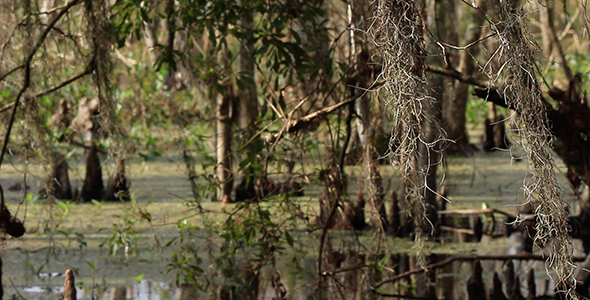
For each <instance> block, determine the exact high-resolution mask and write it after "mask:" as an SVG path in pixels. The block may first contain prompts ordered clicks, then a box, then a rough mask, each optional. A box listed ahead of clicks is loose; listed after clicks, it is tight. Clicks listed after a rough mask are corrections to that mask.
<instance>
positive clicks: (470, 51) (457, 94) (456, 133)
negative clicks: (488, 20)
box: [439, 0, 486, 154]
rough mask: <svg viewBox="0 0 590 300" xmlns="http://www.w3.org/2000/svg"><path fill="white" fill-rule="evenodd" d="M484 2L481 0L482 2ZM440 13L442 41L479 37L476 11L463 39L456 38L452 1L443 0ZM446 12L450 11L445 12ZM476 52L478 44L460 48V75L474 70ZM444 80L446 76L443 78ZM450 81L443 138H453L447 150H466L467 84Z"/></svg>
mask: <svg viewBox="0 0 590 300" xmlns="http://www.w3.org/2000/svg"><path fill="white" fill-rule="evenodd" d="M483 2H485V1H483ZM481 5H483V6H484V7H485V6H486V5H485V3H482V4H481ZM445 12H446V15H445V16H444V22H443V23H444V26H445V28H444V30H442V31H440V30H439V32H441V33H442V32H444V33H446V38H445V41H447V42H448V43H451V44H459V43H460V44H461V45H468V44H470V43H472V42H474V41H476V40H478V39H479V38H480V35H481V28H482V24H483V20H484V18H483V17H482V16H481V15H480V14H479V13H478V12H477V11H473V12H472V13H471V22H469V25H468V27H467V31H466V34H465V38H464V39H463V40H459V38H458V37H457V35H456V28H457V27H459V24H458V22H457V18H455V17H454V16H455V14H454V12H455V5H454V1H448V0H446V1H445V8H444V12H443V14H445ZM448 12H452V14H449V13H448ZM478 54H479V48H478V46H474V47H469V48H467V49H465V50H464V51H462V52H461V53H460V55H459V57H458V59H459V70H460V71H461V72H463V74H472V73H473V72H474V70H475V67H474V63H475V61H474V59H473V58H474V57H476V56H477V55H478ZM447 80H448V79H447ZM451 81H452V82H454V83H451V84H449V85H445V87H447V88H448V89H449V90H454V91H453V92H452V93H447V94H446V95H445V99H444V101H443V104H442V125H443V127H444V129H445V131H446V132H447V138H449V139H451V140H453V141H454V143H451V144H450V145H449V148H448V149H447V150H448V151H449V153H464V154H467V153H468V152H469V147H468V146H469V145H468V144H469V137H468V136H467V130H466V128H465V121H466V119H465V111H466V108H467V98H468V97H469V85H467V84H465V83H462V82H459V81H455V80H451Z"/></svg>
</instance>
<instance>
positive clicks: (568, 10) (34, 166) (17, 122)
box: [0, 0, 590, 299]
mask: <svg viewBox="0 0 590 300" xmlns="http://www.w3.org/2000/svg"><path fill="white" fill-rule="evenodd" d="M0 15H1V16H2V18H1V19H0V45H1V46H2V47H1V50H0V82H1V83H2V87H1V88H0V101H1V102H0V104H1V105H2V107H0V118H1V119H2V125H1V126H0V134H1V136H2V137H3V143H2V145H3V148H2V152H1V153H0V167H1V170H2V171H1V172H0V174H2V175H3V176H5V175H4V174H9V173H7V171H6V169H7V168H10V167H11V165H12V166H13V167H15V168H16V169H17V170H18V174H19V176H20V177H21V178H22V180H20V181H19V182H18V184H16V185H15V186H14V187H12V186H11V188H14V189H13V190H12V192H9V194H7V195H9V196H7V197H6V198H5V197H4V195H2V212H1V213H0V218H1V219H2V220H3V221H2V222H3V223H2V228H3V229H4V231H5V232H6V233H8V234H9V235H12V236H15V235H14V234H13V233H15V231H16V232H17V233H18V232H20V231H22V233H21V234H20V235H22V234H23V233H24V230H25V229H24V228H21V226H24V227H25V228H29V227H28V224H30V221H29V220H32V218H30V217H29V216H27V211H28V207H32V208H31V209H33V208H34V209H33V210H34V211H37V209H38V212H37V213H38V215H36V217H37V219H36V222H37V223H35V224H41V223H42V224H43V225H37V227H38V228H37V229H36V230H35V232H34V234H37V235H42V236H44V237H47V239H48V240H47V241H48V244H49V248H52V247H56V245H55V243H53V242H52V241H53V238H54V237H55V236H59V235H65V236H66V238H68V239H73V240H76V237H73V235H72V237H70V236H69V234H71V233H72V232H74V231H70V232H67V231H65V229H64V226H65V225H64V224H65V223H64V222H66V221H65V220H67V215H68V213H69V212H70V210H74V209H75V208H74V207H75V206H76V205H80V206H84V207H86V206H88V207H90V205H94V206H95V207H101V205H102V204H101V203H102V202H100V201H103V200H104V201H110V200H114V201H115V203H116V204H118V205H123V204H121V203H120V202H125V203H132V205H131V206H125V207H130V209H129V210H127V211H126V214H125V217H124V218H123V223H122V224H119V225H117V224H118V223H116V222H114V221H113V222H112V223H114V224H115V225H113V227H112V228H111V229H112V231H111V234H109V235H108V237H107V242H106V243H103V244H102V245H107V246H108V248H109V252H110V253H114V254H116V253H118V251H119V250H121V249H125V250H124V251H125V256H127V254H128V251H129V248H130V245H132V244H133V243H136V242H137V239H139V237H138V235H136V233H137V232H136V228H135V227H136V226H139V225H137V224H139V223H142V222H143V223H144V225H142V226H147V227H149V226H152V225H153V223H152V221H153V219H152V213H154V211H152V212H150V210H149V209H148V208H147V207H148V206H145V205H140V204H141V201H143V199H138V195H140V194H141V195H143V194H142V193H140V192H138V191H136V190H134V185H133V181H134V178H133V175H131V176H129V174H130V172H129V169H130V167H129V165H134V166H135V165H142V166H148V165H150V164H151V163H154V162H162V161H164V162H166V163H168V164H170V165H173V166H175V167H174V168H170V167H166V166H160V165H155V167H153V168H155V170H154V172H155V173H158V172H159V173H161V175H163V176H173V175H171V174H172V173H168V172H173V173H174V174H182V176H183V179H182V180H183V182H185V181H188V182H189V184H190V190H191V197H190V198H186V197H184V198H182V199H179V198H180V197H176V195H175V194H174V191H173V190H172V191H168V193H169V194H168V196H169V199H168V200H169V202H177V203H182V205H183V206H184V207H185V209H186V210H185V212H186V211H188V212H189V213H188V217H186V218H184V217H183V218H181V219H175V220H174V222H172V223H175V224H173V225H174V226H175V228H174V229H172V230H169V231H168V232H167V233H166V237H167V238H168V239H167V240H166V241H163V243H165V245H166V246H165V247H169V251H170V253H168V252H165V251H164V252H165V253H167V254H166V255H168V257H171V258H170V259H169V260H168V261H169V264H168V265H167V267H168V271H169V272H171V274H175V275H174V277H175V280H176V282H177V283H178V284H180V283H187V284H188V283H190V284H192V286H193V287H195V289H196V290H198V291H200V292H203V293H207V294H209V295H213V296H212V297H216V298H219V299H256V298H259V296H260V297H265V296H263V294H264V293H265V292H262V291H263V290H264V289H262V288H260V290H259V286H263V285H264V284H263V283H262V282H267V283H266V286H267V287H268V286H269V284H270V286H271V288H267V289H266V290H270V291H272V293H273V295H272V297H274V298H275V299H285V295H284V294H282V293H283V290H282V289H284V286H283V284H282V283H281V281H280V280H281V279H280V278H281V277H280V275H279V273H281V272H284V270H285V269H286V268H287V267H286V265H289V264H291V265H292V266H298V267H297V268H303V267H301V263H302V261H304V258H305V257H309V256H311V257H313V262H312V265H313V268H312V270H309V268H307V269H308V271H307V272H308V273H305V272H304V271H302V270H299V269H298V270H299V271H300V273H299V274H304V275H305V276H308V277H313V278H314V279H313V284H312V285H313V287H312V288H310V289H311V290H313V291H312V292H309V293H307V294H306V295H308V296H309V297H313V298H317V299H327V298H330V299H331V298H337V299H349V298H351V297H352V298H354V297H357V298H362V299H365V298H371V299H372V298H379V297H387V296H388V295H389V296H392V295H394V296H395V295H398V296H399V295H404V296H407V297H410V296H412V297H418V298H419V299H422V298H424V299H432V298H436V297H439V298H440V297H444V298H449V299H450V298H453V297H454V296H456V294H453V293H454V292H453V289H452V288H450V291H446V292H445V291H441V290H440V289H438V290H437V287H440V286H445V282H444V280H442V279H440V278H437V277H436V274H435V275H432V274H430V272H425V273H426V274H427V275H428V274H430V275H428V276H422V277H419V279H416V278H412V279H411V280H408V281H403V282H401V280H400V279H402V277H399V278H397V277H395V276H396V275H398V274H406V273H404V269H403V268H406V269H405V271H407V272H410V273H408V274H407V276H406V275H404V277H403V278H406V277H409V276H410V275H412V276H414V274H418V273H420V272H423V271H424V270H428V268H424V267H425V266H430V265H432V266H436V264H437V263H440V262H441V261H445V259H447V258H448V257H443V256H440V257H436V256H432V255H430V254H429V252H430V251H431V250H432V248H436V247H438V246H437V245H439V244H437V243H440V241H441V236H442V234H441V232H442V231H444V230H447V231H448V229H444V228H449V227H453V226H454V225H457V226H458V224H452V225H451V224H449V223H448V222H449V221H448V218H445V217H444V216H445V213H442V214H441V211H445V208H446V206H447V205H453V199H452V193H448V191H446V190H445V185H444V171H445V170H448V168H449V162H451V161H452V160H448V159H447V158H448V157H451V158H452V157H473V156H475V155H481V154H480V153H482V151H483V152H489V151H495V150H507V151H508V150H510V151H513V152H511V153H513V154H514V155H513V156H514V157H513V159H514V160H517V161H518V160H521V159H522V158H524V159H525V160H526V161H527V162H526V163H527V164H528V169H527V171H528V172H527V175H526V176H525V177H524V178H523V180H524V186H523V190H524V194H520V195H518V196H515V198H518V201H516V202H518V203H524V204H526V205H523V206H517V207H516V208H515V207H511V208H510V209H509V210H508V209H506V210H504V211H502V212H500V215H506V216H507V217H511V218H513V219H510V220H509V221H504V219H501V220H496V219H494V218H493V216H494V215H496V216H497V215H498V213H499V211H498V209H499V208H500V207H494V208H489V207H484V208H483V209H484V211H475V212H474V211H471V212H469V211H461V212H460V214H461V215H465V216H467V218H468V222H470V224H469V227H473V228H472V229H473V230H472V232H471V234H472V235H475V236H476V237H477V236H479V238H481V234H478V226H484V227H485V228H487V229H486V230H487V231H486V234H487V233H489V234H490V235H493V234H494V233H495V231H494V230H497V228H494V225H493V224H496V223H498V224H501V225H502V226H504V225H506V224H510V225H512V224H513V223H512V222H513V221H514V222H515V224H521V223H522V224H524V227H523V226H515V228H517V229H516V231H519V230H520V232H524V234H523V235H524V236H525V237H526V236H529V238H530V239H531V240H534V242H533V244H534V248H535V249H537V250H538V249H541V248H544V249H546V250H547V251H548V252H547V256H546V257H548V258H549V261H548V263H547V266H548V267H549V268H548V269H552V270H553V271H551V272H549V271H548V274H549V275H550V276H552V278H553V279H554V280H555V286H556V287H557V289H558V290H560V289H561V290H563V291H566V292H567V294H568V295H569V294H570V293H573V291H574V289H575V283H574V281H575V280H574V278H575V276H574V273H575V269H576V267H575V265H574V264H573V263H572V261H573V260H575V259H576V257H575V256H574V251H573V247H572V237H573V238H582V239H583V240H585V238H588V237H590V235H588V234H590V233H587V232H586V229H584V230H582V229H579V230H578V229H577V228H576V224H578V223H575V222H579V224H582V225H580V226H582V227H581V228H585V227H588V226H586V225H588V224H587V223H586V222H589V221H590V219H588V218H587V216H589V215H588V210H587V209H586V208H587V204H586V203H590V202H589V201H590V198H589V197H590V193H588V191H587V190H586V189H587V184H588V183H589V182H590V181H589V180H590V177H589V174H588V171H587V170H588V169H589V168H590V160H589V159H586V158H587V157H588V156H587V155H588V154H589V153H590V152H589V151H590V145H589V141H588V138H587V137H588V135H590V123H588V121H589V120H590V118H588V117H589V116H590V110H589V109H588V103H587V100H586V94H585V90H586V82H587V79H588V72H587V71H586V69H587V68H588V64H589V63H588V61H587V60H586V58H587V55H588V54H587V49H588V46H589V43H588V40H587V36H586V35H587V34H588V32H587V29H588V15H587V13H586V3H585V1H566V0H563V1H551V0H550V1H528V2H527V1H513V0H509V1H473V2H471V3H469V2H467V1H462V0H461V1H459V0H438V1H436V0H423V1H405V0H391V1H386V0H380V1H373V2H371V1H364V0H360V1H357V0H350V1H323V0H311V1H297V0H285V1H259V0H254V1H188V0H168V1H139V0H116V1H106V0H104V1H103V0H100V1H93V0H71V1H61V0H25V1H20V0H6V1H2V3H0ZM482 132H483V134H482ZM480 134H481V135H483V137H482V141H481V142H479V140H478V139H479V137H476V136H478V135H480ZM556 157H558V160H559V161H560V163H561V162H563V164H564V166H565V169H566V170H567V182H568V183H567V184H568V186H564V187H560V185H559V184H558V177H559V176H561V175H559V170H558V169H556V168H555V163H554V160H555V159H556ZM68 162H69V164H70V165H69V166H68ZM101 165H102V167H103V168H104V170H105V172H104V173H105V175H106V176H105V177H107V178H108V180H107V185H106V186H103V182H102V173H101V172H102V171H101V168H100V167H101ZM78 166H81V168H84V166H85V169H84V174H83V175H84V176H83V177H84V180H83V183H82V185H81V186H78V187H76V186H75V185H74V184H72V186H70V178H69V176H68V170H69V172H72V170H74V169H76V168H78ZM163 170H166V171H163ZM170 170H172V171H170ZM556 170H557V175H556ZM564 172H565V171H564ZM10 174H12V173H10ZM76 174H77V173H76ZM6 176H7V175H6ZM10 176H12V175H10ZM80 177H82V175H81V176H80ZM11 178H12V177H11ZM392 178H395V180H392ZM559 178H561V177H559ZM66 182H67V184H66ZM3 183H4V182H3ZM27 186H30V187H31V188H30V189H27ZM7 188H8V187H6V186H4V189H5V190H6V189H7ZM565 189H568V190H573V191H575V193H576V194H577V195H578V196H579V203H581V204H579V205H577V206H576V207H578V206H579V207H581V209H580V211H570V206H571V203H568V201H566V200H564V197H563V195H562V194H563V191H564V190H565ZM474 196H476V195H474ZM302 199H307V200H308V201H302ZM5 203H6V204H7V207H8V208H7V207H6V206H5ZM78 203H83V204H78ZM211 203H213V204H211ZM222 204H226V205H222ZM468 206H469V205H468ZM477 206H478V205H474V204H472V205H470V206H469V207H459V208H470V209H472V208H474V207H477ZM572 215H575V216H578V217H579V218H578V219H573V218H572ZM39 216H43V217H39ZM485 217H492V218H491V220H492V221H490V219H485ZM502 217H504V216H502ZM484 219H485V220H484ZM531 219H532V220H533V221H534V222H533V224H532V225H531V224H529V223H527V222H529V221H531ZM39 220H41V221H39ZM106 222H109V221H108V220H107V221H106ZM478 222H480V223H481V222H484V223H485V222H487V223H486V224H485V225H477V224H478ZM145 224H149V226H148V225H145ZM168 225H170V224H168ZM74 226H75V225H74ZM174 226H173V227H174ZM490 226H491V227H490ZM41 227H44V228H42V229H41ZM504 227H510V226H504ZM510 228H512V227H510ZM522 228H525V229H522ZM443 229H444V230H443ZM506 230H507V231H508V229H506ZM576 230H578V231H576ZM341 231H345V232H347V234H348V235H346V236H345V237H342V236H339V237H338V238H334V236H333V234H331V233H334V232H341ZM450 231H451V232H452V230H450ZM479 231H482V229H481V228H480V229H479ZM31 233H32V232H31V230H29V231H27V233H25V238H26V236H27V235H28V234H31ZM480 233H481V232H480ZM394 238H396V239H402V240H403V239H405V240H406V241H408V240H411V241H414V243H413V244H411V245H413V246H414V247H415V249H416V250H415V253H414V252H412V254H411V255H406V256H409V258H408V257H406V260H408V262H403V261H404V260H403V259H401V258H400V257H399V255H398V254H395V255H398V256H396V258H395V259H394V258H392V257H393V255H394V254H392V253H390V252H391V251H390V249H389V248H388V246H387V243H388V240H389V241H391V240H392V239H394ZM77 239H78V241H79V242H80V244H81V245H82V244H83V243H82V242H84V237H83V236H82V237H80V235H78V236H77ZM331 239H332V240H334V241H331ZM309 240H312V241H315V242H317V243H315V244H313V245H311V246H310V243H309V242H308V241H309ZM454 242H456V241H454ZM7 243H8V244H10V240H8V241H7ZM84 243H85V242H84ZM153 243H154V244H157V245H158V246H157V247H160V246H161V245H160V241H159V240H158V239H157V238H156V239H155V242H153ZM400 243H401V242H400ZM335 244H342V245H346V246H343V248H342V249H340V250H335V249H336V248H338V247H335V246H333V245H335ZM58 248H59V247H58ZM587 248H588V249H590V245H586V242H584V253H587V251H585V250H586V249H587ZM52 249H53V248H52ZM384 249H389V250H384ZM529 252H530V251H529ZM53 254H55V252H54V253H53ZM390 254H391V255H390ZM406 254H407V253H406ZM339 255H340V256H339ZM48 257H49V256H48ZM541 258H545V257H541ZM482 259H486V258H483V257H482ZM498 259H499V260H510V259H511V257H504V256H503V257H499V258H498ZM536 259H539V258H536ZM339 260H340V261H339ZM457 260H459V259H457ZM466 260H473V259H472V258H469V259H466ZM342 261H344V265H346V266H341V265H340V263H342ZM405 265H407V266H405ZM477 266H478V263H476V264H475V267H474V269H473V270H475V272H476V273H477V271H478V270H479V272H481V266H480V267H477ZM78 267H79V266H78ZM91 268H93V266H91ZM399 268H402V269H399ZM412 270H422V271H412ZM64 271H65V270H64ZM447 271H448V270H447ZM412 272H415V273H412ZM37 273H39V272H37ZM349 273H354V274H355V276H358V277H354V278H352V279H351V277H346V278H345V279H341V278H340V277H338V276H340V275H343V276H352V275H349ZM310 274H311V275H310ZM344 274H346V275H344ZM441 274H442V273H440V274H438V275H441ZM283 275H284V274H283ZM304 275H301V276H304ZM388 276H389V277H388ZM433 276H434V277H433ZM474 276H475V275H474ZM480 276H481V273H480ZM545 276H546V275H545ZM386 278H389V279H386ZM391 278H397V279H391ZM517 278H518V277H517ZM578 279H579V278H578ZM139 280H140V281H141V279H139ZM340 280H349V281H350V282H354V284H351V285H350V286H349V285H347V284H343V283H341V282H340ZM474 280H476V281H477V280H478V278H477V276H475V279H474ZM479 280H480V281H481V278H479ZM504 280H506V281H511V280H512V279H508V277H506V278H504ZM512 281H514V280H512ZM516 281H518V280H516ZM432 282H438V285H436V284H430V283H432ZM441 282H442V283H441ZM446 284H448V282H446ZM482 284H483V283H482ZM5 286H6V283H5ZM582 286H584V287H585V291H581V290H578V293H580V294H582V295H587V294H588V285H587V284H586V283H583V285H582ZM423 287H428V288H423ZM259 291H261V292H260V294H259ZM351 291H352V292H351ZM392 291H393V292H392ZM470 291H471V292H472V291H473V288H472V289H471V290H470ZM533 291H534V289H533ZM471 292H470V293H471ZM267 293H268V291H267ZM350 293H352V296H350V295H351V294H350ZM455 293H456V292H455ZM486 293H487V292H486ZM437 295H438V296H437ZM441 295H442V296H441ZM469 295H470V296H469V297H476V296H474V295H476V294H473V295H472V294H469ZM485 295H486V294H485V293H484V296H485ZM92 296H93V297H94V294H92ZM531 297H532V296H531ZM511 299H512V298H511Z"/></svg>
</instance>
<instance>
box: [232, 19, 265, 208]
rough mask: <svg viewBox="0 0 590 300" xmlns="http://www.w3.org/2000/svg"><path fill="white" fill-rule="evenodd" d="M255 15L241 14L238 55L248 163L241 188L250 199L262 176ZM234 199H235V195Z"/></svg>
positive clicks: (240, 120)
mask: <svg viewBox="0 0 590 300" xmlns="http://www.w3.org/2000/svg"><path fill="white" fill-rule="evenodd" d="M253 18H254V13H253V11H244V12H243V13H242V20H241V27H242V30H243V31H244V32H243V33H242V34H243V37H242V39H240V53H239V61H240V62H239V74H240V75H239V76H240V77H239V78H238V81H239V82H240V83H241V84H240V96H239V99H238V110H237V111H236V113H237V114H238V119H237V120H238V126H239V128H240V131H241V135H240V140H242V141H243V143H245V144H243V145H242V147H241V148H242V149H244V155H243V156H242V160H247V161H249V162H250V163H249V164H248V167H247V168H246V170H242V172H243V174H244V179H243V181H242V183H241V186H242V187H243V188H244V189H245V191H246V193H247V196H246V198H251V196H252V194H253V193H252V191H253V190H254V184H255V182H256V177H257V176H261V175H262V176H263V174H261V173H262V169H261V167H262V166H261V164H258V163H255V161H256V159H258V156H259V154H260V150H261V146H260V139H259V138H256V137H254V135H255V133H256V130H257V126H256V119H257V117H258V94H257V92H256V76H255V58H254V45H253V44H252V38H251V33H252V30H253V27H254V22H253ZM236 198H238V196H237V195H236Z"/></svg>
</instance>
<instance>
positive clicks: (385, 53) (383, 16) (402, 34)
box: [373, 0, 439, 263]
mask: <svg viewBox="0 0 590 300" xmlns="http://www.w3.org/2000/svg"><path fill="white" fill-rule="evenodd" d="M373 28H374V31H373V39H374V41H375V43H376V46H377V48H378V50H379V51H380V54H381V57H382V60H383V71H382V73H381V75H380V76H381V77H382V78H383V79H384V81H385V84H384V85H383V87H382V90H381V96H382V98H383V99H384V101H385V105H386V106H387V107H388V108H389V109H390V110H391V112H392V115H393V131H392V135H391V140H390V150H391V152H392V153H391V154H392V159H393V161H394V162H396V163H398V164H399V166H400V167H401V172H402V177H403V181H404V186H405V202H406V209H407V210H409V213H410V214H411V215H412V217H413V218H414V221H415V223H416V225H417V226H416V242H417V244H418V245H417V246H418V248H421V246H420V245H421V243H422V239H421V235H422V233H423V231H424V230H429V229H428V228H432V224H431V223H430V221H429V220H428V217H427V214H426V213H427V209H426V203H425V200H424V194H423V192H424V190H425V184H426V178H425V176H426V174H427V173H428V172H427V171H428V170H424V169H420V168H421V167H420V165H419V161H420V159H419V158H420V157H419V150H418V148H419V147H418V145H419V144H423V145H424V146H425V147H426V148H427V153H429V152H430V151H431V150H432V148H433V147H434V144H435V143H428V142H426V141H427V140H426V138H425V133H424V130H423V127H422V125H423V124H424V122H430V123H431V124H432V125H433V126H432V127H433V128H439V127H438V126H437V125H436V122H434V121H433V120H431V119H430V118H429V116H428V113H427V108H428V107H429V106H430V105H431V104H432V102H433V101H434V99H433V98H432V97H429V96H428V91H427V79H426V74H425V70H426V62H425V59H426V51H425V49H424V37H423V29H422V21H421V18H420V15H419V11H418V7H417V4H416V2H415V1H406V0H381V1H378V4H377V10H376V13H375V24H374V26H373ZM423 168H428V164H427V165H426V166H425V167H423ZM419 256H421V255H419ZM419 263H423V262H419Z"/></svg>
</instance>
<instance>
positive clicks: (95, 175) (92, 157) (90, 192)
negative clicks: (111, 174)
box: [80, 143, 104, 202]
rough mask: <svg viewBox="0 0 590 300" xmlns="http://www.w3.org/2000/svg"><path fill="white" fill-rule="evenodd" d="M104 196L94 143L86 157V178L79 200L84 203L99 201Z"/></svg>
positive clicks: (100, 169) (100, 170)
mask: <svg viewBox="0 0 590 300" xmlns="http://www.w3.org/2000/svg"><path fill="white" fill-rule="evenodd" d="M103 194H104V185H103V182H102V168H101V166H100V160H99V159H98V151H97V147H96V144H95V143H92V147H90V150H89V151H88V154H87V155H86V178H85V179H84V185H83V186H82V192H81V193H80V198H81V200H83V201H84V202H90V201H92V200H93V199H94V200H101V199H102V197H103Z"/></svg>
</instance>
